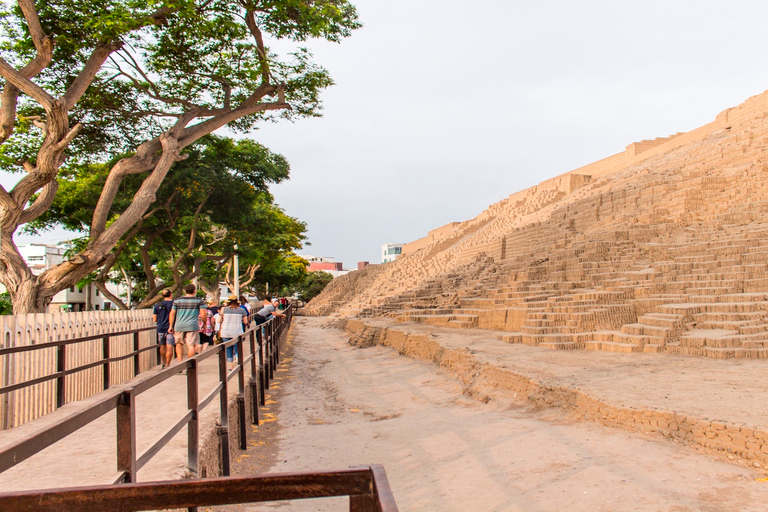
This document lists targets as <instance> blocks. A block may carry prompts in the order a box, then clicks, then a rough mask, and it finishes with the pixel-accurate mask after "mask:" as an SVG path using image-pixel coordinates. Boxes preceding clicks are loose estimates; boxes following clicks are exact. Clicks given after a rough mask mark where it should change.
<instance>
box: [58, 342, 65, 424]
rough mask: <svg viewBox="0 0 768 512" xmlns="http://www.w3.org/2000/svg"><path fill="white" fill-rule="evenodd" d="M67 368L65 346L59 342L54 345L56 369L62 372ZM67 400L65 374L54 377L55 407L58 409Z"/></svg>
mask: <svg viewBox="0 0 768 512" xmlns="http://www.w3.org/2000/svg"><path fill="white" fill-rule="evenodd" d="M66 369H67V346H66V345H65V344H63V343H62V344H61V345H59V346H58V347H56V371H57V372H63V371H65V370H66ZM66 401H67V388H66V375H62V376H60V377H58V378H57V379H56V408H57V409H58V408H59V407H61V406H62V405H64V404H65V403H66Z"/></svg>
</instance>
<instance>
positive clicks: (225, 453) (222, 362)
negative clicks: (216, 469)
mask: <svg viewBox="0 0 768 512" xmlns="http://www.w3.org/2000/svg"><path fill="white" fill-rule="evenodd" d="M219 382H220V385H219V386H220V388H221V391H219V419H220V421H221V426H219V428H218V429H217V432H218V434H219V436H220V437H221V466H222V470H221V472H222V474H223V475H224V476H229V410H228V409H229V407H228V405H229V395H228V394H227V356H226V354H225V352H224V348H223V347H222V349H221V350H220V351H219Z"/></svg>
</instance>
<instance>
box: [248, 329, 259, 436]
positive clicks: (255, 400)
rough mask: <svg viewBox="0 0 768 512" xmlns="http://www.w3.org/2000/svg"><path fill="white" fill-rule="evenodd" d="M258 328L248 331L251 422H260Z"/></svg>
mask: <svg viewBox="0 0 768 512" xmlns="http://www.w3.org/2000/svg"><path fill="white" fill-rule="evenodd" d="M257 330H258V327H256V329H251V330H250V331H249V332H248V345H249V346H250V349H251V355H250V363H251V365H250V366H251V376H250V377H249V378H248V387H250V388H251V424H252V425H258V424H259V386H258V380H256V379H257V376H258V369H257V368H256V331H257Z"/></svg>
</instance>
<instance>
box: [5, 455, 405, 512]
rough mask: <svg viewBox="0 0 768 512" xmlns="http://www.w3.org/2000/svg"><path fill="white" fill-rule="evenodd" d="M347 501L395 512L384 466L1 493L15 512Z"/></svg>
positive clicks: (358, 509)
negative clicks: (321, 499)
mask: <svg viewBox="0 0 768 512" xmlns="http://www.w3.org/2000/svg"><path fill="white" fill-rule="evenodd" d="M334 496H349V510H350V511H351V512H397V510H398V509H397V504H396V503H395V499H394V496H393V495H392V491H391V489H390V487H389V481H388V480H387V475H386V472H385V471H384V467H383V466H381V465H378V464H372V465H368V466H357V467H354V468H350V469H343V470H337V471H322V472H296V473H281V474H272V475H261V476H248V477H231V478H206V479H203V480H182V481H173V482H151V483H143V484H124V485H119V486H94V487H79V488H71V489H52V490H46V491H45V492H40V491H23V492H16V493H4V494H0V508H2V509H3V510H14V511H16V512H33V511H34V512H58V511H60V510H68V511H71V512H91V511H92V510H94V507H98V510H99V511H101V512H131V511H137V510H157V509H175V508H190V509H193V508H195V507H200V506H215V505H230V504H236V503H260V502H265V501H285V500H292V499H305V498H328V497H334Z"/></svg>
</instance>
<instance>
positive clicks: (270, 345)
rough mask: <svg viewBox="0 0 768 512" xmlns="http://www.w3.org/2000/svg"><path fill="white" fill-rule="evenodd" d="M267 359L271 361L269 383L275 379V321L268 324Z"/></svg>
mask: <svg viewBox="0 0 768 512" xmlns="http://www.w3.org/2000/svg"><path fill="white" fill-rule="evenodd" d="M267 325H268V326H269V329H268V330H267V359H269V375H268V376H267V382H269V381H270V380H272V379H274V378H275V321H274V319H272V320H270V321H269V323H268V324H267Z"/></svg>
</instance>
